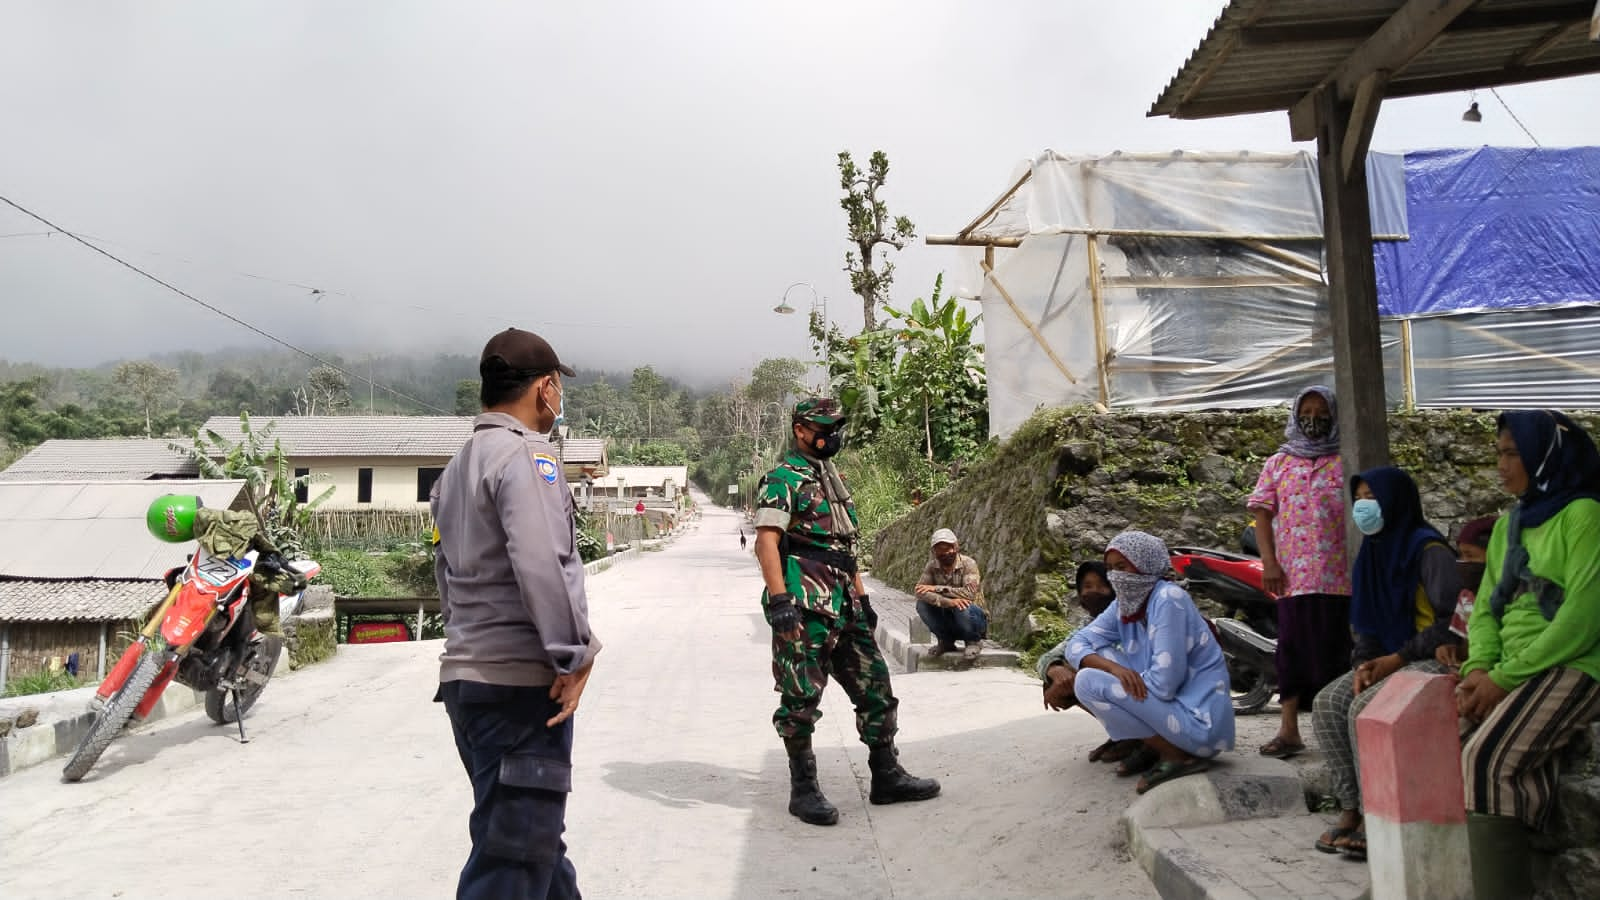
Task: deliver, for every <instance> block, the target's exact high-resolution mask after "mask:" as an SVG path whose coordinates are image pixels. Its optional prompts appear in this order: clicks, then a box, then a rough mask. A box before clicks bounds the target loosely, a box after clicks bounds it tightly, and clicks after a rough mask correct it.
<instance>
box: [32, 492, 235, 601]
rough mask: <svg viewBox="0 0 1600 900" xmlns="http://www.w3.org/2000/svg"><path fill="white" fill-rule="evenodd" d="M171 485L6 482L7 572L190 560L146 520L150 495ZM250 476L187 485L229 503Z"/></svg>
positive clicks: (74, 572)
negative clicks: (149, 527)
mask: <svg viewBox="0 0 1600 900" xmlns="http://www.w3.org/2000/svg"><path fill="white" fill-rule="evenodd" d="M170 488H171V486H170V485H163V484H162V483H160V482H156V483H151V482H149V481H99V482H28V481H9V482H0V576H9V577H12V578H143V579H151V578H156V579H159V578H160V577H161V576H162V575H163V574H165V573H166V571H167V570H168V569H170V568H172V567H173V566H175V565H179V564H181V563H182V562H183V554H184V553H185V552H187V551H186V550H185V549H184V548H183V547H182V546H175V545H173V544H164V543H162V542H160V541H158V540H156V539H155V538H153V537H151V536H150V533H149V532H147V531H146V530H145V527H144V515H145V511H146V510H147V509H148V508H149V506H150V501H152V500H154V499H155V498H156V497H158V496H160V495H161V494H162V493H164V492H165V491H166V490H168V489H170ZM243 488H244V482H243V481H187V482H184V483H183V491H184V492H185V493H194V494H198V495H200V499H201V500H202V501H203V502H204V503H205V505H206V506H209V507H213V508H216V509H228V508H230V507H231V506H233V504H234V501H235V500H237V499H238V497H239V493H240V491H241V490H242V489H243Z"/></svg>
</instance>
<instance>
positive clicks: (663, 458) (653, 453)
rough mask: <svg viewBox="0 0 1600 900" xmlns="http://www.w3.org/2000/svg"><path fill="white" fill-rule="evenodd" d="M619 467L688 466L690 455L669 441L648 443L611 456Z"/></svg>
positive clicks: (619, 449)
mask: <svg viewBox="0 0 1600 900" xmlns="http://www.w3.org/2000/svg"><path fill="white" fill-rule="evenodd" d="M611 462H612V464H613V465H618V466H686V465H688V464H689V455H688V454H687V453H685V452H684V449H683V447H681V446H679V445H678V444H674V443H671V442H669V441H647V442H645V443H642V444H639V445H638V446H636V447H631V448H623V447H619V448H617V450H616V452H615V453H613V454H612V456H611Z"/></svg>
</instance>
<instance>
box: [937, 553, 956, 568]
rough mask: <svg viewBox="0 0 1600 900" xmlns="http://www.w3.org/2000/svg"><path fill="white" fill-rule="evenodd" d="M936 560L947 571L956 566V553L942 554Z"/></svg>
mask: <svg viewBox="0 0 1600 900" xmlns="http://www.w3.org/2000/svg"><path fill="white" fill-rule="evenodd" d="M935 558H936V559H938V560H939V565H941V566H944V567H945V568H947V569H948V568H950V567H951V566H953V565H955V564H956V554H955V553H940V554H938V555H937V556H936V557H935Z"/></svg>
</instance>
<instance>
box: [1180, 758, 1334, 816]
mask: <svg viewBox="0 0 1600 900" xmlns="http://www.w3.org/2000/svg"><path fill="white" fill-rule="evenodd" d="M1206 778H1207V779H1208V780H1210V782H1211V784H1212V785H1213V786H1214V787H1215V788H1216V791H1217V799H1218V800H1219V802H1221V804H1222V810H1223V813H1224V814H1225V815H1226V816H1227V818H1228V819H1229V820H1230V821H1235V820H1239V819H1261V818H1271V817H1276V816H1288V815H1299V814H1303V813H1305V812H1306V797H1305V788H1304V786H1303V784H1302V782H1301V780H1300V774H1299V772H1297V771H1296V770H1295V767H1294V766H1293V765H1291V764H1289V763H1287V762H1284V761H1283V760H1281V759H1272V758H1270V757H1265V756H1255V755H1252V754H1236V755H1235V754H1230V755H1228V756H1227V757H1225V759H1224V760H1222V761H1219V762H1218V763H1217V764H1216V765H1215V766H1213V767H1212V769H1211V771H1210V772H1207V773H1206ZM1183 780H1185V779H1179V781H1183ZM1173 783H1174V784H1175V783H1176V782H1173ZM1159 789H1160V788H1159V787H1158V788H1157V790H1159ZM1151 793H1154V791H1152V792H1151Z"/></svg>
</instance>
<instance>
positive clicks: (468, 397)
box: [455, 378, 482, 416]
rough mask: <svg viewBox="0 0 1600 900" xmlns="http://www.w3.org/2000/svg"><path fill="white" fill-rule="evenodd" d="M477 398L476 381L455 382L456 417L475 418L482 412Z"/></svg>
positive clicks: (467, 379) (466, 379) (464, 379)
mask: <svg viewBox="0 0 1600 900" xmlns="http://www.w3.org/2000/svg"><path fill="white" fill-rule="evenodd" d="M481 404H482V401H481V399H480V398H479V396H478V379H476V378H463V379H461V380H460V381H458V382H456V407H455V409H456V415H458V416H475V415H477V414H478V413H479V412H481V411H482V408H481Z"/></svg>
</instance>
